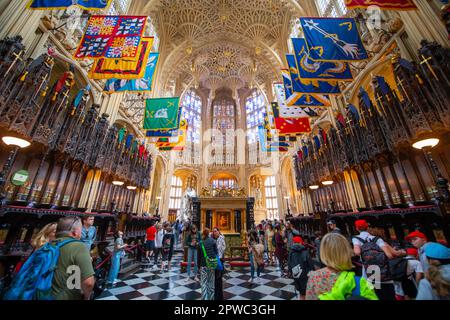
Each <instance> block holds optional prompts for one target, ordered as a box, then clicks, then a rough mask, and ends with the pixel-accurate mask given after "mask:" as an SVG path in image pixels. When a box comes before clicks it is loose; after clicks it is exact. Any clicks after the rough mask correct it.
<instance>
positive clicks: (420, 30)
mask: <svg viewBox="0 0 450 320" xmlns="http://www.w3.org/2000/svg"><path fill="white" fill-rule="evenodd" d="M415 2H416V5H417V7H418V8H419V10H413V11H405V12H400V11H399V15H400V17H401V18H402V20H403V22H404V25H405V30H406V33H407V34H408V36H409V38H410V39H411V42H412V44H413V45H414V46H415V49H419V48H420V41H422V40H423V39H427V40H434V41H437V42H438V43H439V44H441V45H443V46H448V38H447V30H446V29H445V26H444V24H443V23H442V22H441V20H440V19H439V17H438V16H437V15H436V13H435V12H434V11H433V9H432V8H431V7H430V5H429V4H428V3H427V1H422V0H419V1H415Z"/></svg>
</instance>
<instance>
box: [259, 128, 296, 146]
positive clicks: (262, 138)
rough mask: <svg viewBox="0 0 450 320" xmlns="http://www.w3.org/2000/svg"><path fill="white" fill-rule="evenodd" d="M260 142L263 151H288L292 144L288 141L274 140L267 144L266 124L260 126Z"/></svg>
mask: <svg viewBox="0 0 450 320" xmlns="http://www.w3.org/2000/svg"><path fill="white" fill-rule="evenodd" d="M258 135H259V143H260V146H261V151H263V152H287V151H289V147H290V144H289V143H286V142H272V143H270V144H269V145H268V144H267V136H266V129H265V128H264V126H258Z"/></svg>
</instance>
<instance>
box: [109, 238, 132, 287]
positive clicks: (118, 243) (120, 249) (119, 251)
mask: <svg viewBox="0 0 450 320" xmlns="http://www.w3.org/2000/svg"><path fill="white" fill-rule="evenodd" d="M127 246H128V244H126V243H125V244H124V242H123V232H122V231H120V230H119V231H116V233H115V234H114V251H113V253H112V257H111V268H110V269H109V275H108V284H111V285H115V284H116V283H117V282H118V280H117V277H118V276H119V270H120V261H121V259H122V257H123V256H125V248H126V247H127Z"/></svg>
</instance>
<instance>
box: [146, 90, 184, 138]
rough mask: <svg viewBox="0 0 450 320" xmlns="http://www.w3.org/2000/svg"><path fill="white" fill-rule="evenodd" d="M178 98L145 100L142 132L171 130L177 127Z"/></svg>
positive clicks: (178, 118)
mask: <svg viewBox="0 0 450 320" xmlns="http://www.w3.org/2000/svg"><path fill="white" fill-rule="evenodd" d="M179 106H180V98H179V97H177V98H157V99H146V100H145V118H144V130H171V129H177V128H178V126H179V122H180V121H179V120H180V117H179V113H180V107H179Z"/></svg>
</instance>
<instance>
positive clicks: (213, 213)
mask: <svg viewBox="0 0 450 320" xmlns="http://www.w3.org/2000/svg"><path fill="white" fill-rule="evenodd" d="M254 202H255V200H254V198H248V197H246V196H245V194H244V193H242V192H236V191H235V190H234V191H232V192H231V191H230V192H225V191H223V190H222V191H220V192H209V191H207V190H206V188H205V189H204V190H203V192H202V194H201V195H200V196H199V197H197V198H195V199H193V222H194V223H195V224H197V225H198V226H199V227H200V230H203V229H205V228H209V229H213V228H214V227H218V228H219V230H220V232H221V233H222V234H223V235H224V236H225V242H226V245H227V250H226V254H225V255H226V256H230V255H232V252H230V250H231V248H232V247H241V246H243V245H244V246H245V245H246V239H247V237H246V235H247V231H248V230H250V229H251V228H253V227H254V225H255V219H254V213H253V206H254Z"/></svg>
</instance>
